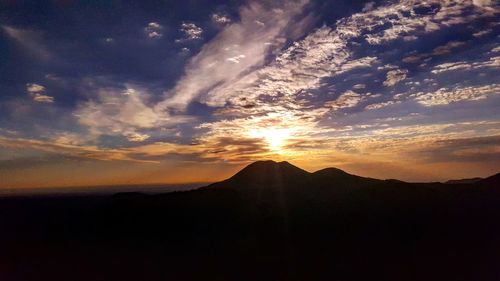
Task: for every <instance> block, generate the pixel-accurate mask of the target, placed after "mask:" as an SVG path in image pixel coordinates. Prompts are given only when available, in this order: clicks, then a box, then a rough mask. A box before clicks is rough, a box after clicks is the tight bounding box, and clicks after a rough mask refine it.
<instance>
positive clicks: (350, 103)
mask: <svg viewBox="0 0 500 281" xmlns="http://www.w3.org/2000/svg"><path fill="white" fill-rule="evenodd" d="M361 100H362V97H361V95H360V94H358V93H355V92H353V91H347V92H345V93H343V94H342V95H340V96H339V97H338V98H337V99H336V100H334V101H328V102H326V103H325V106H326V107H330V108H332V109H333V110H338V109H342V108H348V107H354V106H356V105H357V104H358V103H359V102H360V101H361Z"/></svg>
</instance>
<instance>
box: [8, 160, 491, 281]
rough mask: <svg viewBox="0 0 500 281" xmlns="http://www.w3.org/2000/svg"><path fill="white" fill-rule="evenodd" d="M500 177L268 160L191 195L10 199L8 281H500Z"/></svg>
mask: <svg viewBox="0 0 500 281" xmlns="http://www.w3.org/2000/svg"><path fill="white" fill-rule="evenodd" d="M499 178H500V174H497V175H494V176H492V177H489V178H486V179H483V180H481V181H479V182H477V183H475V184H464V183H462V184H442V183H419V184H413V183H406V182H402V181H398V180H378V179H371V178H365V177H360V176H356V175H351V174H349V173H346V172H344V171H342V170H339V169H335V168H327V169H323V170H320V171H317V172H314V173H309V172H307V171H304V170H302V169H300V168H298V167H295V166H293V165H292V164H290V163H288V162H274V161H259V162H255V163H253V164H250V165H248V166H247V167H245V168H244V169H243V170H241V171H240V172H238V173H237V174H235V175H234V176H232V177H231V178H229V179H227V180H224V181H221V182H218V183H214V184H211V185H209V186H206V187H203V188H200V189H198V190H192V191H184V192H173V193H167V194H159V195H147V194H141V193H123V194H118V195H115V196H100V197H90V196H89V197H83V196H79V197H58V198H50V197H40V198H36V197H34V198H5V199H0V225H1V227H2V231H0V249H1V251H0V280H2V281H18V280H23V281H30V280H82V281H83V280H85V281H87V280H120V281H127V280H134V281H135V280H180V281H187V280H296V281H298V280H312V281H315V280H398V281H399V280H415V281H416V280H474V281H477V280H479V281H481V280H485V281H486V280H488V281H489V280H500V270H499V268H498V260H500V252H499V251H497V249H499V248H500V223H498V218H499V217H500V189H499V188H497V187H498V186H499V185H498V181H499Z"/></svg>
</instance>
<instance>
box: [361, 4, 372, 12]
mask: <svg viewBox="0 0 500 281" xmlns="http://www.w3.org/2000/svg"><path fill="white" fill-rule="evenodd" d="M374 7H375V2H367V3H366V4H365V6H363V9H362V10H361V11H362V12H368V11H371V10H373V8H374Z"/></svg>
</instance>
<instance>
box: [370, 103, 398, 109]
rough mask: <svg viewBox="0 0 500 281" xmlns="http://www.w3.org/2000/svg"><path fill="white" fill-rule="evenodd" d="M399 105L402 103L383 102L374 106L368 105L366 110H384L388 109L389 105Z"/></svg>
mask: <svg viewBox="0 0 500 281" xmlns="http://www.w3.org/2000/svg"><path fill="white" fill-rule="evenodd" d="M398 103H401V101H386V102H381V103H373V104H369V105H367V106H366V107H365V109H367V110H374V109H380V108H383V107H386V106H389V105H393V104H398Z"/></svg>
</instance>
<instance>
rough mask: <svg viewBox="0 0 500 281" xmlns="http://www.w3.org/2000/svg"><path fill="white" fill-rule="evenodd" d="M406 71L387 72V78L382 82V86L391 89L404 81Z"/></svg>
mask: <svg viewBox="0 0 500 281" xmlns="http://www.w3.org/2000/svg"><path fill="white" fill-rule="evenodd" d="M407 74H408V70H406V69H396V70H391V71H388V72H387V77H386V79H385V81H384V83H383V84H384V86H387V87H391V86H394V85H396V84H397V83H399V82H400V81H403V80H405V79H406V75H407Z"/></svg>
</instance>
